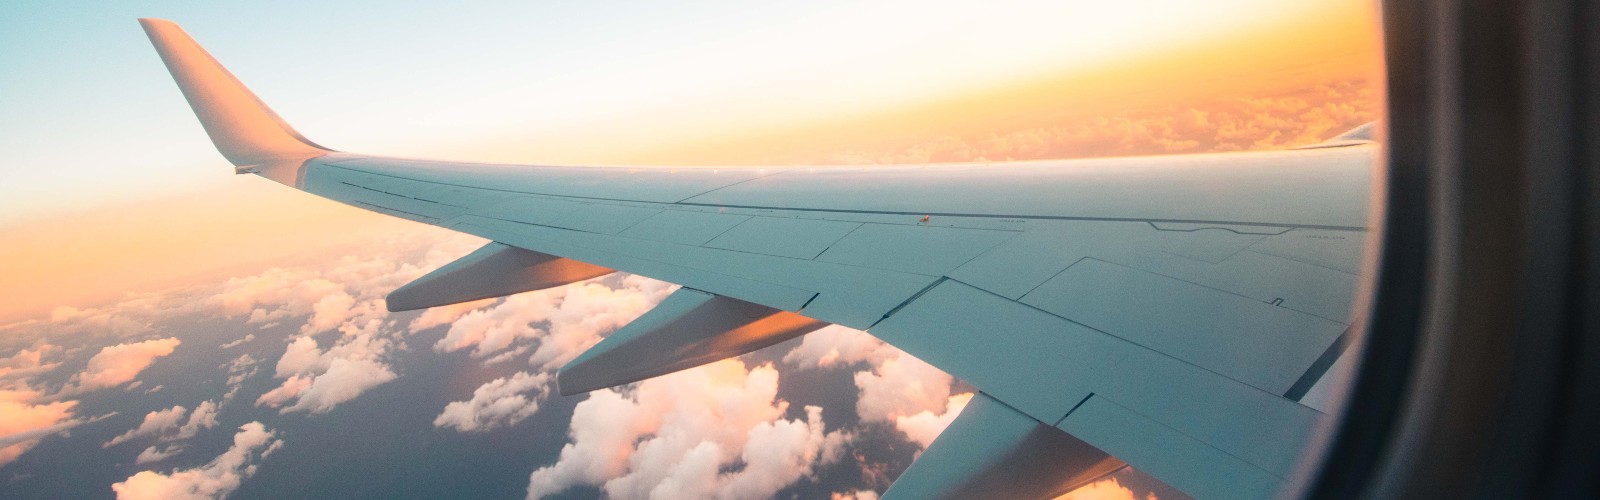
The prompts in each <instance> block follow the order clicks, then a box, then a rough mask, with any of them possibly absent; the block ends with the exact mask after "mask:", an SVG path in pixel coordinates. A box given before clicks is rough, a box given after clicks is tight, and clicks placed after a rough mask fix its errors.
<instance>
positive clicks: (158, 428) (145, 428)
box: [100, 406, 189, 448]
mask: <svg viewBox="0 0 1600 500" xmlns="http://www.w3.org/2000/svg"><path fill="white" fill-rule="evenodd" d="M188 412H189V409H188V408H184V407H182V406H174V407H171V408H167V409H165V410H156V411H152V412H150V413H146V414H145V416H144V420H143V421H141V422H139V426H138V427H134V428H132V429H129V430H128V432H124V433H122V434H121V435H118V436H117V437H114V438H111V440H110V441H106V442H105V443H103V444H101V445H100V447H101V448H110V447H112V446H116V445H119V444H122V443H125V442H127V441H129V440H132V439H135V438H140V437H144V436H154V435H157V434H160V433H162V432H164V431H166V430H168V429H177V428H178V426H179V425H182V423H183V417H184V415H186V414H188Z"/></svg>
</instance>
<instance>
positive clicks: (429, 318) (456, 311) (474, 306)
mask: <svg viewBox="0 0 1600 500" xmlns="http://www.w3.org/2000/svg"><path fill="white" fill-rule="evenodd" d="M497 302H500V297H492V298H487V299H483V300H474V301H471V302H462V303H460V304H450V305H443V306H439V307H430V308H428V309H426V310H423V311H422V314H420V315H418V316H417V317H416V319H413V320H411V323H410V324H408V325H406V331H408V332H411V333H417V332H420V331H423V330H427V329H429V328H433V327H436V326H443V325H449V324H453V323H455V322H456V320H459V319H461V317H462V316H466V315H467V313H470V312H473V311H476V310H479V309H483V308H485V307H489V306H491V305H494V304H495V303H497Z"/></svg>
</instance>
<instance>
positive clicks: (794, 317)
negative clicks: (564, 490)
mask: <svg viewBox="0 0 1600 500" xmlns="http://www.w3.org/2000/svg"><path fill="white" fill-rule="evenodd" d="M824 326H827V323H823V322H821V321H817V320H814V319H811V318H807V317H805V316H801V315H798V314H795V313H792V312H788V311H781V310H778V309H773V308H770V307H766V306H762V305H759V304H752V303H750V302H745V301H742V300H739V299H734V298H730V297H723V296H720V295H714V294H709V293H706V292H702V291H699V290H694V289H690V288H679V289H678V290H677V291H675V292H673V293H672V295H670V296H668V297H667V298H666V300H663V301H661V304H659V305H657V306H656V307H655V309H651V310H650V312H647V313H645V314H644V315H643V316H640V317H639V318H638V319H635V320H633V322H632V323H628V325H627V326H624V327H622V328H621V329H619V330H617V331H616V332H613V333H612V334H611V335H610V336H608V337H606V338H605V340H602V341H600V343H599V344H596V345H595V346H594V347H591V348H589V350H588V351H584V353H583V354H582V355H580V356H578V358H577V359H574V360H572V362H571V363H567V365H566V366H564V367H562V368H561V371H560V373H558V374H557V376H556V380H557V385H558V386H560V389H561V394H562V395H564V396H570V395H573V394H581V393H585V392H589V391H593V390H596V389H603V388H606V387H613V386H618V385H622V384H627V383H631V382H638V381H640V380H644V379H647V378H651V377H656V376H660V375H665V374H668V373H672V372H676V371H679V370H685V369H689V368H693V367H696V366H700V365H703V364H706V363H711V362H714V361H719V360H723V359H727V358H731V357H734V356H738V355H740V354H745V353H748V352H752V351H755V350H757V349H761V348H763V347H767V346H770V345H773V344H776V343H779V342H783V341H785V340H789V339H792V338H795V337H799V336H801V335H805V334H806V333H809V332H811V331H814V330H816V329H818V328H822V327H824Z"/></svg>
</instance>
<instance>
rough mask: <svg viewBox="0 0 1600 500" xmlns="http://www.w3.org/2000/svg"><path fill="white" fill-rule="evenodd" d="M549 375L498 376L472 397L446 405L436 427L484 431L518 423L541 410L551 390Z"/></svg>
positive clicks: (435, 424) (475, 391) (434, 422)
mask: <svg viewBox="0 0 1600 500" xmlns="http://www.w3.org/2000/svg"><path fill="white" fill-rule="evenodd" d="M549 381H550V375H549V374H547V373H540V374H538V375H529V374H528V372H517V374H516V375H512V376H511V377H510V378H497V379H494V380H493V381H490V382H489V383H487V384H483V385H482V386H480V387H478V389H477V390H474V391H472V399H469V400H466V401H456V402H453V403H450V404H448V405H445V407H444V412H443V413H440V414H439V417H438V418H435V419H434V420H433V426H434V427H454V428H455V429H456V430H458V431H461V432H482V431H489V430H493V429H495V428H499V427H504V426H509V425H516V424H517V422H521V421H522V420H523V419H526V418H528V417H531V416H533V414H534V413H536V412H538V411H539V401H541V400H543V399H544V398H545V396H547V395H549V394H550V388H549V386H548V385H547V384H548V383H549Z"/></svg>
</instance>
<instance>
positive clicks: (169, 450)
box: [133, 445, 183, 465]
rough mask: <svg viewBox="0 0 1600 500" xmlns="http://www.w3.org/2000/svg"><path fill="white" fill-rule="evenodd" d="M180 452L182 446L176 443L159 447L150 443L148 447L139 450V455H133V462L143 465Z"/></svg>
mask: <svg viewBox="0 0 1600 500" xmlns="http://www.w3.org/2000/svg"><path fill="white" fill-rule="evenodd" d="M182 452H183V447H182V446H178V445H167V446H162V447H159V448H158V447H156V446H155V445H151V446H150V447H148V448H145V449H144V451H141V452H139V456H138V457H134V459H133V463H134V465H144V464H149V463H155V462H160V461H162V460H166V459H168V458H171V457H172V456H173V455H177V454H179V453H182Z"/></svg>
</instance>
